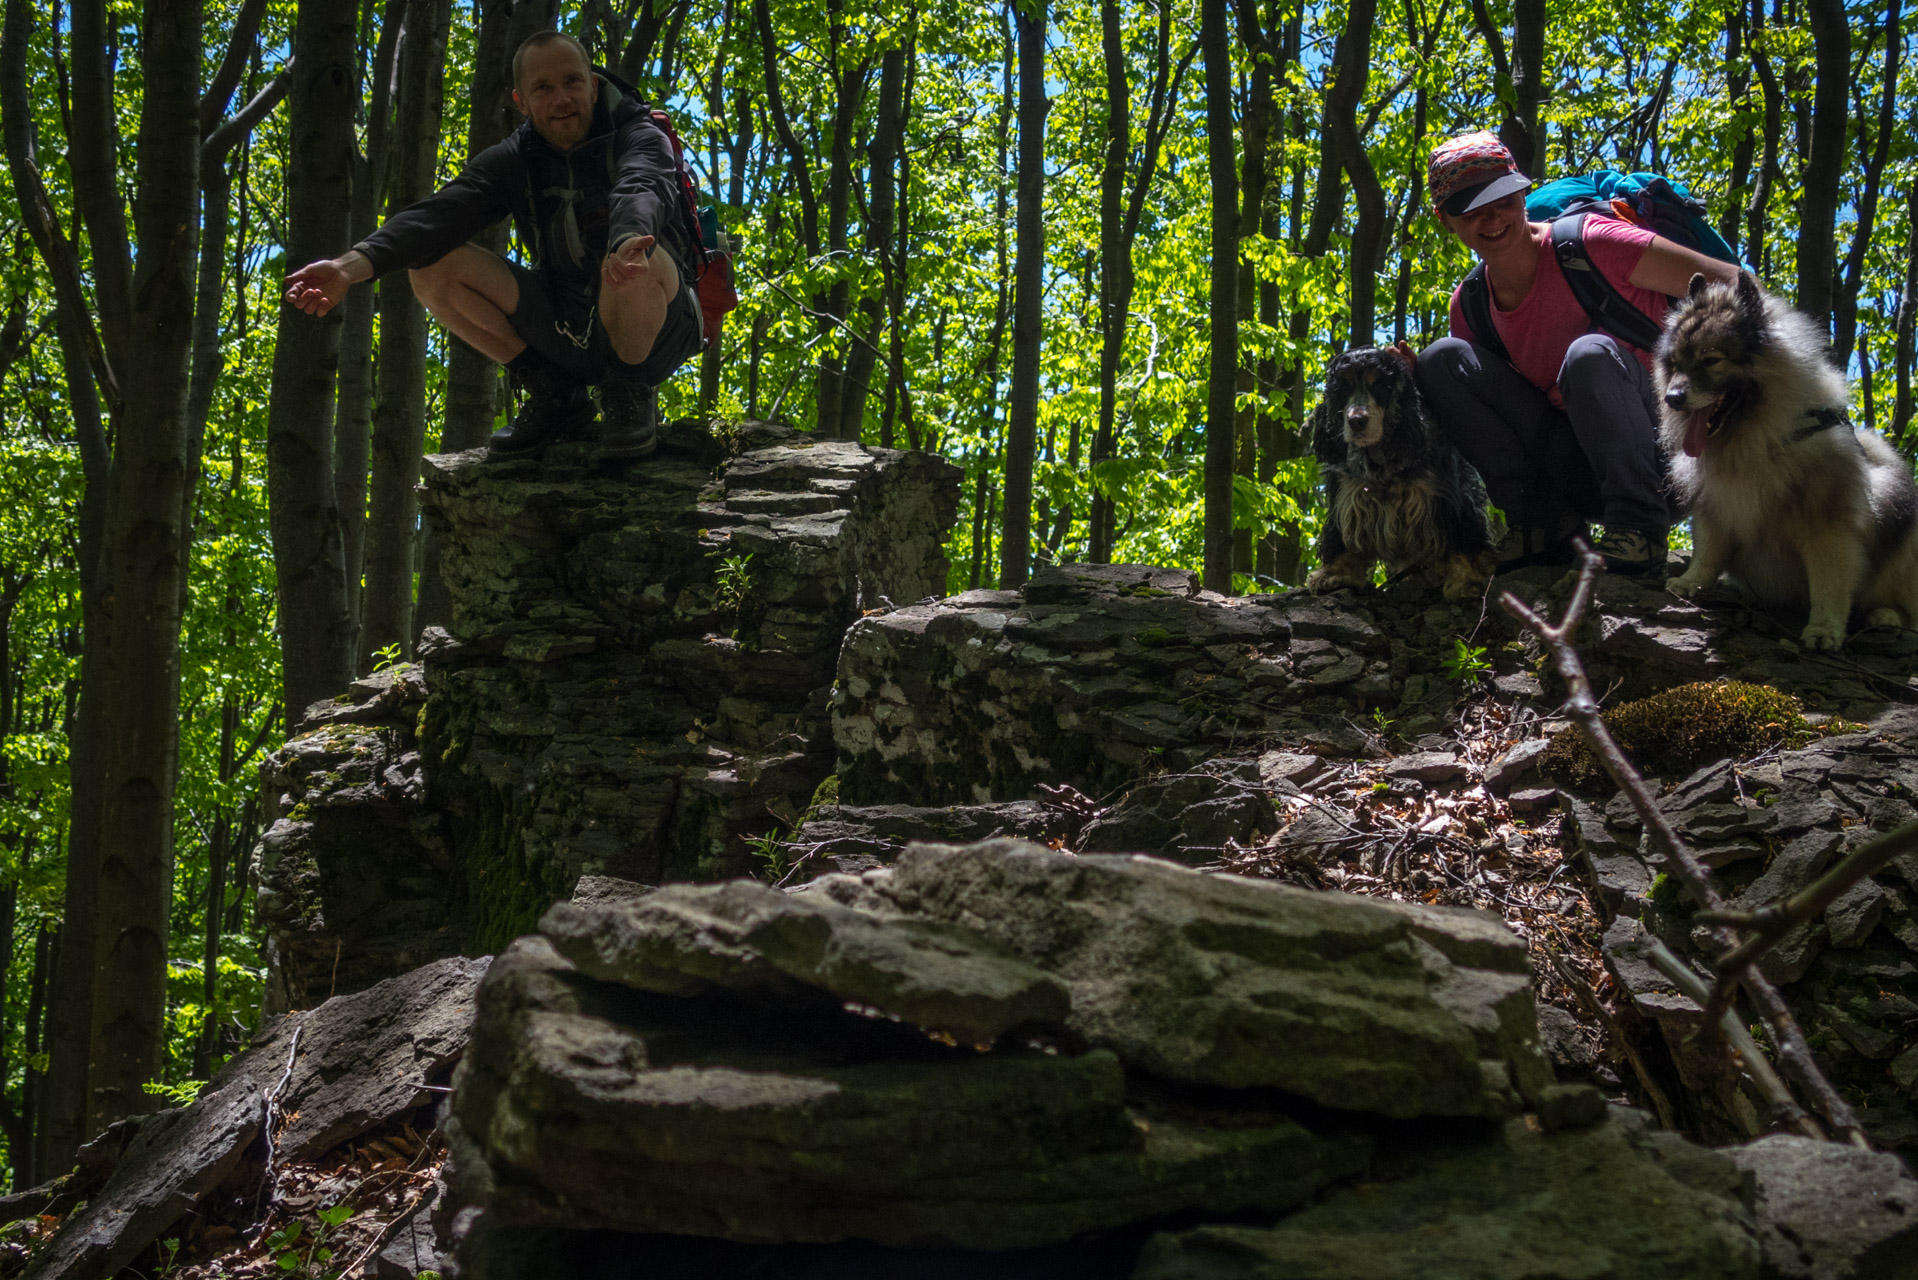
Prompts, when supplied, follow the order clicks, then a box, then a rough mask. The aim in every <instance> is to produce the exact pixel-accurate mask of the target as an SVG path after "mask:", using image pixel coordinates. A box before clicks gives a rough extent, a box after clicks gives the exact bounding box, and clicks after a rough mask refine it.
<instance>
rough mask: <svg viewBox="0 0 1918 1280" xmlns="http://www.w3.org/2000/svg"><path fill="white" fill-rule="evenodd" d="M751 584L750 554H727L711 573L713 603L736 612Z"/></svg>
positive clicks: (744, 601) (744, 599)
mask: <svg viewBox="0 0 1918 1280" xmlns="http://www.w3.org/2000/svg"><path fill="white" fill-rule="evenodd" d="M752 585H753V581H752V554H751V553H750V552H748V553H747V554H745V555H743V556H727V557H726V558H725V559H724V560H722V561H720V562H719V571H718V572H717V573H715V574H714V575H713V603H714V604H717V605H718V606H719V607H720V608H722V609H730V610H733V611H734V612H738V610H739V608H740V606H742V605H744V604H745V603H746V593H747V592H748V591H750V590H752Z"/></svg>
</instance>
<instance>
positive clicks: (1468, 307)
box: [1459, 169, 1738, 359]
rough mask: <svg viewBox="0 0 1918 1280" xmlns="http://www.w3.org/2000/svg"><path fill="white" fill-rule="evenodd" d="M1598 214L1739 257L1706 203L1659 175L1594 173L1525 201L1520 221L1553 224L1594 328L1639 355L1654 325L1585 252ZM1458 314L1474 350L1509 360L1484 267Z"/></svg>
mask: <svg viewBox="0 0 1918 1280" xmlns="http://www.w3.org/2000/svg"><path fill="white" fill-rule="evenodd" d="M1592 213H1600V214H1603V215H1605V216H1606V217H1608V218H1617V219H1618V220H1619V221H1621V222H1629V223H1632V224H1633V225H1635V226H1640V227H1644V228H1645V229H1646V230H1648V231H1651V232H1653V233H1654V234H1656V235H1660V236H1663V237H1664V238H1665V239H1667V240H1670V241H1672V242H1673V243H1675V244H1682V245H1684V246H1685V247H1686V248H1688V249H1696V250H1698V252H1700V253H1702V254H1704V255H1705V256H1706V257H1709V258H1717V259H1718V260H1719V261H1721V262H1737V261H1738V255H1737V254H1735V253H1733V252H1732V247H1731V246H1730V245H1728V244H1726V243H1725V238H1724V237H1723V236H1721V235H1719V234H1718V232H1717V230H1716V229H1715V228H1714V227H1713V226H1712V224H1711V223H1709V222H1707V221H1706V220H1705V202H1704V201H1702V200H1700V199H1698V198H1697V197H1696V196H1694V195H1693V194H1692V193H1691V192H1689V191H1687V190H1686V189H1685V187H1684V184H1682V183H1678V182H1673V181H1672V180H1671V179H1670V178H1667V177H1664V176H1662V175H1660V174H1656V173H1620V172H1618V171H1617V170H1616V169H1599V170H1597V171H1596V172H1593V173H1589V174H1578V175H1575V176H1573V177H1569V178H1560V179H1559V180H1558V181H1556V182H1548V183H1546V184H1545V185H1544V186H1542V187H1540V188H1539V189H1538V190H1536V191H1534V192H1532V194H1530V195H1529V196H1527V197H1525V216H1526V217H1528V218H1530V219H1531V220H1532V221H1534V222H1550V223H1551V224H1552V250H1553V252H1554V253H1555V254H1556V255H1557V256H1558V265H1559V269H1560V270H1561V271H1563V272H1564V273H1565V283H1566V284H1567V285H1568V286H1570V288H1571V290H1572V296H1573V297H1575V298H1577V299H1578V304H1579V305H1580V306H1581V307H1583V308H1585V314H1586V315H1587V316H1589V317H1591V321H1592V323H1593V325H1595V326H1597V327H1598V328H1600V329H1603V330H1604V331H1605V332H1607V333H1609V334H1611V335H1612V336H1613V337H1614V338H1617V339H1618V340H1619V341H1621V342H1626V343H1630V344H1631V345H1632V346H1634V347H1637V348H1639V349H1640V350H1642V351H1650V350H1651V349H1652V348H1653V347H1655V346H1657V345H1658V333H1659V325H1658V322H1657V321H1656V320H1654V319H1652V318H1651V317H1650V316H1648V315H1646V314H1645V313H1644V312H1643V311H1640V310H1639V309H1638V308H1637V307H1635V306H1633V305H1632V304H1631V303H1629V302H1627V301H1626V300H1625V297H1624V295H1623V294H1621V293H1619V291H1618V290H1617V289H1616V288H1614V287H1613V285H1612V282H1611V281H1609V280H1607V279H1606V278H1605V276H1604V274H1603V273H1602V272H1600V271H1599V270H1598V268H1596V267H1594V266H1593V265H1592V259H1591V257H1590V255H1588V254H1587V253H1586V252H1585V217H1586V215H1587V214H1592ZM1459 309H1460V310H1461V311H1462V312H1463V313H1464V315H1465V325H1466V327H1467V328H1468V329H1470V330H1471V331H1472V340H1473V341H1474V342H1476V343H1478V345H1480V346H1482V347H1485V348H1487V349H1489V350H1492V351H1496V352H1497V353H1498V354H1499V355H1500V356H1502V357H1505V358H1507V359H1510V356H1509V355H1508V353H1507V352H1506V350H1505V343H1504V342H1503V341H1502V340H1500V338H1499V336H1498V330H1497V328H1496V327H1494V326H1493V324H1492V297H1491V289H1490V288H1489V287H1488V286H1487V285H1486V283H1485V264H1483V263H1480V264H1478V265H1477V266H1475V267H1473V268H1472V270H1471V271H1470V272H1469V273H1468V274H1467V275H1466V277H1465V279H1464V281H1463V282H1461V283H1460V285H1459Z"/></svg>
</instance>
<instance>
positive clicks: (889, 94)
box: [839, 48, 907, 449]
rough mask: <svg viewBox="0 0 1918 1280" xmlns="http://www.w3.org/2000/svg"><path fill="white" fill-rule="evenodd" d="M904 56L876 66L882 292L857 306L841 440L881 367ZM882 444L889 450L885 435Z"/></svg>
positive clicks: (876, 239)
mask: <svg viewBox="0 0 1918 1280" xmlns="http://www.w3.org/2000/svg"><path fill="white" fill-rule="evenodd" d="M905 95H906V51H905V49H904V48H898V49H888V50H886V52H885V55H884V56H883V57H882V58H881V59H880V64H879V111H878V115H877V117H876V118H875V119H874V121H873V131H872V143H871V145H870V146H869V147H868V148H867V151H866V190H867V192H868V195H867V197H866V207H867V213H868V218H867V223H866V246H867V252H866V256H867V257H868V258H869V259H871V260H872V261H873V262H874V264H875V265H877V267H878V268H879V279H880V288H879V291H878V292H877V293H873V292H870V291H869V292H868V293H867V294H866V296H865V297H864V298H862V299H861V300H860V303H859V310H860V313H861V315H862V317H863V320H864V323H863V325H862V326H861V327H862V329H863V335H862V336H863V338H864V341H859V342H855V343H854V344H853V347H852V350H851V351H850V352H849V353H847V356H846V379H845V387H844V391H843V395H844V400H843V402H842V404H841V407H840V418H839V434H840V437H841V438H842V439H846V440H857V439H859V435H860V426H861V424H862V423H863V422H864V421H865V416H866V398H867V392H868V390H869V389H870V388H871V384H872V375H873V370H874V369H876V368H877V367H878V364H879V358H878V357H879V351H878V344H879V342H880V340H881V334H880V329H881V327H882V326H883V325H884V322H885V316H886V311H887V303H888V302H889V301H890V298H891V294H892V231H893V226H892V222H893V214H894V211H895V203H894V202H895V196H896V194H897V177H896V175H895V167H896V166H897V164H898V162H899V152H900V149H901V143H902V142H903V141H904V138H905V128H906V110H907V106H906V101H905ZM880 443H881V444H882V445H884V446H885V447H886V448H888V449H890V448H892V438H891V436H890V434H888V435H886V436H885V437H884V438H883V439H882V440H881V441H880Z"/></svg>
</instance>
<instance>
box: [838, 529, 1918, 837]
mask: <svg viewBox="0 0 1918 1280" xmlns="http://www.w3.org/2000/svg"><path fill="white" fill-rule="evenodd" d="M1569 585H1570V584H1569V578H1568V575H1566V574H1565V573H1564V572H1563V571H1562V570H1552V569H1530V570H1525V571H1523V572H1520V573H1514V574H1509V575H1506V576H1505V577H1502V578H1500V579H1498V580H1497V581H1496V582H1495V583H1494V590H1495V591H1496V590H1512V591H1514V592H1516V593H1517V594H1518V595H1519V596H1520V597H1521V598H1522V599H1525V600H1527V601H1528V602H1530V603H1532V604H1534V605H1535V606H1536V607H1539V608H1541V609H1543V610H1545V611H1546V612H1548V613H1550V614H1553V615H1554V616H1555V615H1556V614H1557V612H1558V610H1559V609H1560V608H1561V607H1562V605H1563V603H1564V600H1565V598H1566V596H1567V594H1568V592H1569ZM1769 625H1771V624H1770V623H1769V620H1768V619H1767V618H1766V617H1765V615H1762V614H1757V613H1752V612H1749V611H1746V610H1743V609H1739V608H1716V609H1713V608H1707V607H1705V606H1703V605H1700V604H1697V603H1693V602H1691V601H1687V600H1680V599H1678V598H1677V597H1674V596H1671V595H1669V594H1667V593H1666V592H1664V591H1662V590H1660V589H1659V588H1658V586H1657V585H1656V584H1650V583H1641V582H1637V581H1634V580H1633V579H1630V578H1626V577H1605V578H1602V579H1601V580H1600V582H1599V586H1598V591H1597V593H1596V601H1595V604H1594V606H1593V613H1592V616H1591V617H1590V619H1589V622H1588V626H1589V630H1590V634H1589V636H1586V637H1581V644H1582V652H1583V653H1584V656H1585V658H1586V661H1587V665H1588V666H1589V667H1590V669H1591V671H1592V674H1593V676H1594V679H1595V680H1596V681H1597V682H1598V685H1599V687H1600V688H1608V689H1611V690H1613V696H1614V697H1616V698H1621V699H1622V698H1629V697H1634V696H1639V695H1642V694H1648V693H1653V692H1656V691H1658V690H1661V689H1664V688H1667V687H1670V686H1671V685H1675V684H1679V683H1683V682H1686V681H1691V680H1699V679H1710V678H1712V677H1713V676H1715V675H1717V674H1720V673H1736V674H1737V676H1738V678H1739V679H1742V680H1750V681H1753V682H1756V683H1762V684H1771V685H1774V686H1775V687H1778V688H1780V689H1784V690H1786V691H1787V692H1791V693H1795V694H1798V695H1799V696H1801V697H1803V698H1804V699H1805V700H1806V702H1807V704H1808V705H1809V706H1812V707H1814V708H1816V709H1817V710H1820V711H1823V712H1826V713H1832V714H1843V715H1845V716H1847V717H1850V718H1854V719H1859V720H1868V719H1870V718H1872V717H1874V716H1876V715H1879V714H1881V713H1883V712H1884V711H1885V710H1886V709H1887V707H1888V706H1892V705H1896V704H1897V703H1898V702H1899V701H1901V700H1911V699H1918V676H1914V675H1913V674H1912V671H1911V668H1912V657H1913V655H1914V654H1918V635H1914V634H1913V633H1909V632H1904V633H1898V632H1890V633H1888V634H1882V635H1879V634H1873V635H1866V636H1860V637H1857V638H1855V639H1854V641H1853V644H1852V646H1851V648H1850V649H1849V650H1848V651H1847V652H1846V653H1845V654H1844V655H1842V656H1838V657H1834V656H1832V655H1826V654H1816V653H1804V652H1800V651H1799V650H1798V648H1797V646H1796V644H1795V643H1792V642H1788V641H1785V642H1781V641H1780V640H1779V639H1777V638H1775V637H1774V635H1773V634H1770V633H1768V632H1767V630H1766V627H1767V626H1769ZM1772 630H1773V631H1776V627H1775V626H1773V627H1772ZM1544 670H1545V664H1544V663H1543V662H1542V661H1541V655H1540V653H1539V651H1538V648H1537V645H1536V642H1535V641H1532V640H1531V639H1530V638H1529V637H1526V636H1523V635H1522V634H1521V633H1520V631H1519V629H1518V627H1517V625H1516V624H1515V623H1514V622H1513V621H1512V620H1511V619H1510V618H1508V617H1507V616H1506V615H1505V613H1504V612H1503V611H1502V610H1500V609H1499V608H1497V607H1496V605H1493V604H1491V603H1490V602H1489V601H1488V602H1487V607H1484V608H1481V606H1480V604H1479V602H1477V601H1472V602H1468V603H1459V602H1449V601H1434V600H1433V599H1432V598H1431V596H1430V593H1429V592H1426V591H1424V590H1422V589H1419V588H1417V587H1414V586H1410V585H1407V586H1402V587H1398V588H1394V589H1390V590H1386V591H1341V592H1335V593H1332V594H1330V595H1325V596H1315V595H1312V594H1310V593H1307V592H1303V591H1289V592H1284V593H1280V594H1276V595H1264V596H1241V597H1224V596H1219V595H1214V594H1212V593H1209V592H1203V591H1200V590H1199V587H1198V580H1197V578H1196V576H1195V575H1193V574H1190V573H1187V572H1185V571H1183V570H1175V569H1157V568H1151V567H1148V566H1140V565H1105V566H1101V565H1064V566H1057V567H1054V568H1049V569H1045V570H1041V571H1040V572H1039V573H1036V574H1034V575H1033V578H1032V581H1031V582H1030V583H1029V584H1028V585H1027V587H1026V588H1025V590H1024V591H1023V592H1006V591H969V592H966V593H964V594H961V595H958V596H954V597H952V598H950V599H946V600H939V601H934V602H931V603H927V604H922V605H917V606H914V607H911V608H905V609H899V610H895V611H893V612H890V613H887V614H884V615H882V616H877V617H869V618H865V619H862V620H861V621H860V622H859V623H857V624H856V625H855V626H854V627H853V629H852V631H851V632H850V633H849V634H848V635H847V637H846V645H845V649H844V651H843V653H842V655H841V658H840V670H839V686H838V693H837V696H836V698H835V702H834V707H833V718H834V728H833V731H834V738H835V741H836V743H837V746H838V752H839V765H838V773H839V788H840V790H839V795H840V799H841V801H842V802H843V803H846V804H854V805H864V804H881V803H889V804H899V803H914V804H920V805H932V804H982V803H989V802H994V801H1005V800H1022V799H1029V798H1033V797H1034V796H1036V795H1037V794H1038V793H1037V790H1036V788H1037V787H1038V786H1039V785H1040V784H1048V785H1059V784H1067V785H1070V786H1073V787H1076V788H1078V789H1079V790H1081V791H1083V792H1085V793H1087V794H1088V795H1094V796H1100V795H1104V794H1106V793H1108V792H1111V791H1115V790H1117V789H1121V788H1124V787H1126V786H1128V785H1130V784H1131V783H1132V782H1133V781H1134V780H1136V779H1137V778H1139V777H1140V776H1141V775H1143V774H1146V773H1150V772H1156V771H1159V770H1164V769H1169V770H1171V771H1174V772H1181V771H1188V770H1191V769H1192V768H1194V767H1195V766H1197V765H1199V764H1202V763H1203V762H1205V761H1207V760H1210V759H1214V758H1217V757H1220V756H1227V757H1233V756H1237V757H1244V756H1247V755H1248V754H1256V752H1249V751H1248V747H1250V746H1252V745H1254V744H1261V743H1285V744H1289V745H1291V746H1294V747H1298V746H1306V747H1310V748H1318V749H1330V750H1332V751H1334V752H1337V753H1355V752H1358V751H1360V750H1362V749H1363V748H1364V746H1365V737H1364V735H1363V734H1362V733H1361V732H1359V731H1358V730H1357V729H1356V728H1354V727H1353V726H1352V725H1351V724H1350V723H1349V722H1350V721H1352V720H1360V721H1364V720H1369V719H1370V718H1371V717H1372V714H1373V712H1374V711H1377V712H1379V713H1380V715H1381V716H1383V717H1385V718H1388V719H1390V720H1391V721H1392V722H1393V724H1394V730H1395V732H1396V733H1397V734H1398V735H1399V736H1400V737H1403V738H1405V739H1407V740H1411V739H1415V738H1417V737H1419V736H1420V735H1422V734H1425V733H1428V732H1430V731H1432V730H1434V729H1436V728H1438V727H1439V726H1440V724H1441V723H1442V721H1443V718H1444V716H1445V715H1446V714H1447V713H1448V712H1449V711H1450V710H1451V709H1452V708H1453V707H1454V706H1455V705H1456V704H1457V703H1458V701H1459V700H1460V699H1461V698H1462V697H1465V696H1467V695H1470V694H1473V693H1477V692H1481V691H1484V690H1487V689H1488V688H1489V689H1491V690H1493V691H1495V692H1496V693H1497V694H1498V695H1499V696H1500V697H1501V699H1502V700H1504V701H1506V702H1508V703H1516V704H1523V703H1525V702H1527V701H1529V700H1533V699H1540V698H1542V697H1543V693H1544V690H1543V686H1542V683H1541V681H1542V677H1543V673H1544Z"/></svg>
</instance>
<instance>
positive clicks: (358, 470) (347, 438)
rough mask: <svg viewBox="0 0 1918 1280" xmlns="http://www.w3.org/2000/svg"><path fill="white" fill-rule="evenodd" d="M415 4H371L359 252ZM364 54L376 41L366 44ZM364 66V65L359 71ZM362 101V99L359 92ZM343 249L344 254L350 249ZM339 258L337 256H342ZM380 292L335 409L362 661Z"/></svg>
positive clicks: (357, 308)
mask: <svg viewBox="0 0 1918 1280" xmlns="http://www.w3.org/2000/svg"><path fill="white" fill-rule="evenodd" d="M406 6H407V0H386V2H385V4H384V5H379V4H377V3H376V0H367V4H366V7H365V9H364V10H363V11H362V17H361V22H362V25H363V27H364V25H365V24H368V23H370V22H371V20H372V17H373V14H374V12H375V10H376V9H377V10H378V11H379V13H380V31H379V38H378V42H377V43H375V44H372V45H371V48H370V52H371V55H372V63H371V65H370V67H369V69H368V72H367V79H368V80H369V81H370V82H371V84H370V89H371V92H370V93H367V94H365V95H364V96H365V97H366V99H367V105H366V127H365V129H364V130H362V133H363V135H364V138H365V146H364V147H363V148H362V149H361V150H359V151H358V152H357V153H356V154H355V155H354V159H353V186H352V194H351V197H350V201H351V203H350V206H349V207H350V208H351V210H352V215H351V218H352V221H351V229H350V230H349V232H348V236H349V237H350V239H351V240H352V242H353V243H355V244H357V243H359V242H360V241H361V240H362V239H364V238H365V237H366V236H368V235H370V234H371V233H372V231H373V228H374V227H375V226H377V225H378V223H379V216H380V193H381V192H382V191H384V190H386V174H387V158H388V155H389V154H390V152H391V150H392V147H391V139H392V136H393V110H394V93H393V89H394V76H395V72H396V70H397V67H398V60H399V51H400V36H401V34H402V33H403V32H404V31H405V29H406ZM360 46H361V49H362V51H363V52H366V51H368V41H367V40H365V39H362V40H361V41H360ZM355 65H356V66H357V65H358V64H357V62H356V64H355ZM354 95H355V97H356V98H357V97H359V96H361V90H360V89H359V88H358V87H356V88H355V90H354ZM342 247H343V246H342ZM336 252H337V251H336ZM379 298H380V292H379V290H378V289H377V288H364V289H361V288H355V289H349V290H347V294H346V301H345V302H344V303H342V304H341V310H342V311H344V312H345V322H344V325H343V327H342V329H341V333H340V376H339V392H338V396H337V398H336V399H335V401H334V409H333V493H334V498H335V500H336V501H337V502H338V503H339V512H340V558H341V561H342V563H343V565H344V568H345V575H346V617H347V622H346V627H347V638H346V647H347V651H348V652H349V653H350V654H352V655H354V657H355V666H356V668H357V658H358V655H359V653H360V649H361V646H360V640H359V637H360V621H361V617H362V612H361V611H362V609H363V607H364V604H365V588H364V582H365V573H366V473H367V466H368V462H369V459H370V456H371V454H370V451H371V448H372V437H373V318H374V316H375V314H376V313H377V311H378V305H379Z"/></svg>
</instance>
